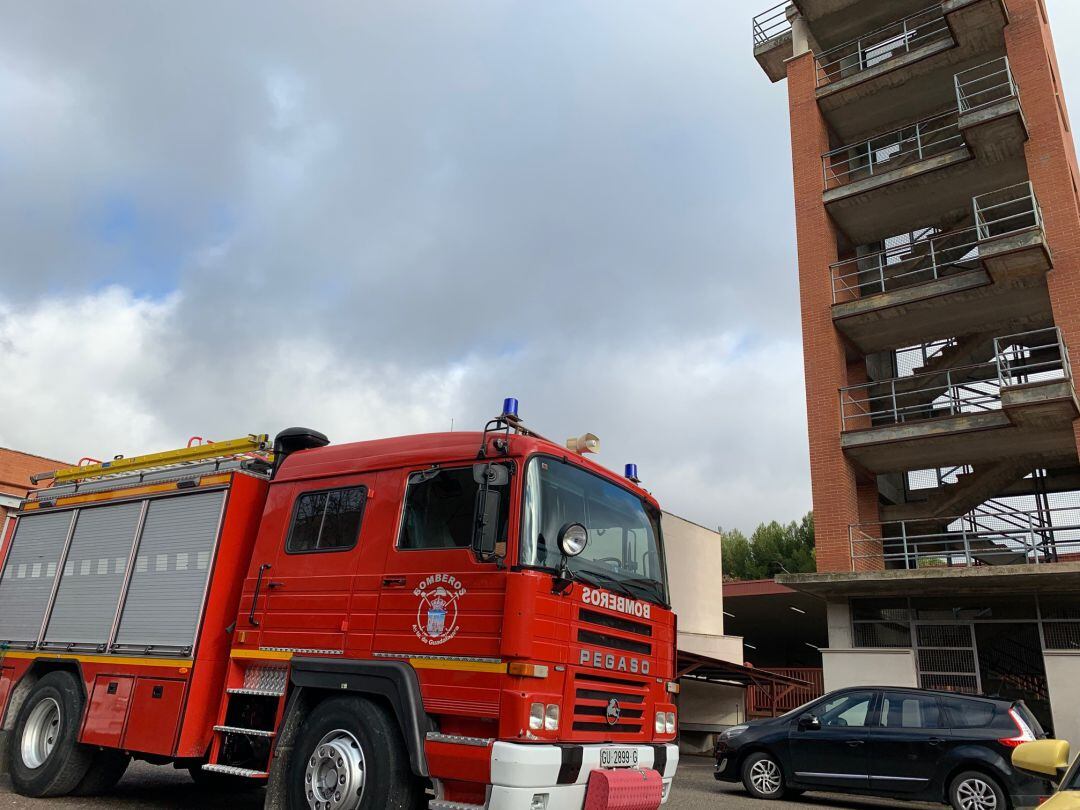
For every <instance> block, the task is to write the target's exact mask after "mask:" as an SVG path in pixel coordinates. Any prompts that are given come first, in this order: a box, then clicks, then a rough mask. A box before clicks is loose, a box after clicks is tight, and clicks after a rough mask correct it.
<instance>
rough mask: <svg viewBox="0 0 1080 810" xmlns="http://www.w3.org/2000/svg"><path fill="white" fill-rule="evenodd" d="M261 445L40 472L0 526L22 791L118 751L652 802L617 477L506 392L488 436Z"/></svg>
mask: <svg viewBox="0 0 1080 810" xmlns="http://www.w3.org/2000/svg"><path fill="white" fill-rule="evenodd" d="M591 441H592V438H588V439H586V438H585V437H583V439H582V440H581V441H578V442H571V443H570V444H571V445H573V446H575V447H577V448H587V447H588V446H589V445H590V442H591ZM272 449H273V452H272V453H270V452H268V451H269V450H270V447H269V446H268V442H267V439H266V437H265V436H253V437H249V438H248V439H247V440H241V441H240V442H238V443H223V444H220V445H216V446H215V445H208V444H204V445H197V446H196V447H194V448H189V449H188V450H187V451H177V453H173V454H168V453H166V454H159V455H158V456H147V457H141V458H137V459H130V460H128V459H117V460H115V461H114V462H109V463H106V464H97V465H93V466H90V467H81V468H74V469H73V470H67V471H58V472H56V473H53V476H54V479H53V485H52V486H51V487H48V488H46V489H43V490H39V491H38V492H36V493H34V494H32V495H31V497H30V498H28V499H27V500H26V501H25V502H24V503H23V505H22V508H21V509H20V511H19V512H18V514H17V516H16V518H15V519H14V520H13V521H12V525H10V526H8V527H5V532H4V534H3V535H2V537H3V546H2V548H0V554H2V555H3V574H2V577H0V646H2V649H0V717H2V722H0V728H2V730H3V737H2V744H0V748H5V749H6V751H5V752H4V754H3V756H4V761H6V762H7V766H8V769H9V771H10V775H11V778H12V782H13V785H14V787H15V789H16V790H17V791H19V792H20V793H23V794H26V795H32V796H56V795H64V794H82V795H85V794H90V793H99V792H102V791H106V790H108V789H109V788H110V787H111V786H112V785H113V784H115V782H116V781H117V780H118V779H119V778H120V776H121V775H122V774H123V772H124V769H125V768H126V767H127V764H128V762H129V761H130V760H131V758H133V757H134V758H137V759H143V760H148V761H151V762H157V763H162V764H172V765H173V766H175V767H180V768H187V769H189V770H190V771H191V772H192V775H193V777H194V778H196V779H197V780H199V781H210V780H216V781H217V782H218V783H220V784H222V785H224V784H226V783H231V784H232V785H233V786H235V785H244V786H263V785H265V787H266V805H267V806H268V807H273V808H289V810H300V809H301V808H307V809H308V810H357V809H358V808H365V809H366V808H378V810H382V808H414V807H420V806H423V805H424V804H425V803H426V804H427V805H428V806H429V807H430V808H431V810H470V809H471V808H482V807H483V808H492V810H496V809H497V808H520V809H521V810H563V809H564V808H568V809H569V808H572V809H573V810H580V809H581V808H583V807H584V806H585V803H586V799H587V798H588V800H589V805H590V807H612V808H615V807H619V808H640V809H641V810H655V808H656V807H658V806H659V805H660V804H661V803H662V802H663V801H666V799H667V795H668V791H669V789H670V785H671V780H672V777H673V776H674V773H675V769H676V766H677V764H678V748H677V745H676V743H675V737H676V716H675V712H676V707H675V699H676V695H677V692H678V686H677V683H676V682H675V671H674V668H675V655H676V628H675V617H674V615H673V613H672V612H671V610H670V607H669V604H670V603H669V599H668V592H667V581H666V568H665V563H664V551H663V540H662V535H661V530H660V509H659V506H658V505H657V503H656V501H655V499H654V498H653V497H652V496H651V495H650V494H649V493H648V492H646V491H645V490H644V489H642V488H640V487H639V486H638V484H637V482H636V471H629V474H630V475H631V477H632V478H633V479H634V480H631V479H629V478H626V477H623V476H618V475H616V474H614V473H612V472H611V471H609V470H607V469H605V468H603V467H601V466H599V465H597V464H595V463H593V462H591V461H590V460H589V459H587V458H585V457H584V456H583V455H582V454H581V453H580V452H576V451H575V450H570V449H567V448H566V447H563V446H560V445H558V444H556V443H554V442H551V441H549V440H547V439H544V438H542V437H540V436H538V435H536V434H534V433H532V432H531V431H530V430H528V429H527V428H525V427H524V426H523V425H522V423H521V422H520V420H519V419H518V418H517V414H516V402H515V401H513V400H508V402H507V404H506V406H505V407H504V413H503V414H502V415H501V416H500V417H498V418H496V419H494V420H492V421H491V422H489V423H488V425H487V426H486V427H485V429H484V430H483V431H476V432H456V433H444V434H427V435H417V436H409V437H402V438H393V439H383V440H376V441H366V442H359V443H353V444H342V445H330V444H329V443H328V441H327V440H326V438H325V437H324V436H322V434H319V433H317V432H316V431H311V430H304V429H290V430H287V431H283V432H282V433H280V434H279V435H278V437H277V438H276V440H275V442H274V444H273V448H272Z"/></svg>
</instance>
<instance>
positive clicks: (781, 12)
mask: <svg viewBox="0 0 1080 810" xmlns="http://www.w3.org/2000/svg"><path fill="white" fill-rule="evenodd" d="M790 5H791V3H790V2H788V0H784V2H783V3H780V4H779V5H776V6H773V7H772V8H770V9H767V10H766V11H763V12H761V13H760V14H758V15H757V16H756V17H754V19H753V28H754V47H755V48H757V47H758V46H759V45H764V44H766V43H768V42H771V41H772V40H774V39H779V38H780V37H782V36H783V35H784V34H786V33H787V32H788V31H790V30H791V19H790V18H789V17H788V14H787V10H788V7H789V6H790Z"/></svg>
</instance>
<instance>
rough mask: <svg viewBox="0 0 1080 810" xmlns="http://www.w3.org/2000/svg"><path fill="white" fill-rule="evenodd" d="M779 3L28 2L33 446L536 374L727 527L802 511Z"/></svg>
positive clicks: (114, 449)
mask: <svg viewBox="0 0 1080 810" xmlns="http://www.w3.org/2000/svg"><path fill="white" fill-rule="evenodd" d="M1047 4H1048V6H1049V9H1050V13H1051V16H1052V18H1053V22H1054V24H1055V26H1056V28H1057V31H1058V34H1059V38H1060V37H1061V36H1062V32H1063V31H1070V30H1071V31H1073V32H1075V31H1077V30H1080V3H1078V2H1076V0H1047ZM766 5H769V2H767V0H751V1H750V2H744V0H663V2H657V0H650V1H648V2H646V0H543V2H536V0H519V1H518V2H513V1H512V0H461V1H460V2H446V1H445V0H430V1H429V2H424V1H423V0H403V1H402V2H392V3H391V2H351V3H344V2H333V3H331V2H308V3H298V2H297V3H258V4H255V3H240V2H232V1H231V0H225V2H215V3H201V2H185V3H173V4H168V5H167V4H163V3H145V2H136V1H135V0H132V1H131V2H103V3H101V2H99V3H83V2H71V3H65V2H50V3H28V2H23V1H22V0H20V1H19V2H8V1H7V0H4V1H3V2H0V9H2V10H3V11H2V18H3V20H4V22H3V25H2V26H0V246H2V247H0V445H4V446H8V447H15V448H19V449H23V450H27V451H31V452H36V453H41V454H46V455H52V456H56V457H60V458H63V459H69V460H74V459H77V458H78V457H80V456H83V455H89V456H96V457H100V458H106V457H110V456H112V455H114V454H117V453H124V454H132V453H138V452H150V451H154V450H160V449H167V448H172V447H177V446H181V445H182V444H183V443H184V442H185V441H186V440H187V438H188V436H190V435H192V434H199V435H203V436H207V437H210V438H215V437H217V438H231V437H233V436H237V435H242V434H245V433H248V432H252V431H266V432H270V433H274V432H275V431H277V430H278V429H280V428H282V427H285V426H287V425H294V424H303V425H310V426H313V427H316V428H319V429H321V430H323V431H324V432H326V433H327V434H329V436H330V437H331V439H332V440H334V441H346V440H356V439H364V438H373V437H379V436H386V435H395V434H400V433H415V432H426V431H435V430H445V429H448V428H449V427H450V424H451V420H453V423H454V425H455V426H456V427H457V428H458V429H464V428H475V427H478V426H479V425H481V424H482V423H483V421H484V420H485V419H486V418H487V417H489V416H492V415H494V413H496V412H497V410H498V408H499V405H500V403H501V400H502V397H503V396H505V395H514V396H517V397H519V398H520V399H521V401H522V414H523V416H524V417H525V418H526V420H527V421H528V422H529V424H530V425H532V426H533V427H534V428H535V429H537V430H539V431H541V432H544V433H546V434H548V435H551V436H553V437H555V438H558V439H560V440H561V439H563V438H565V437H567V436H571V435H577V434H579V433H582V432H584V431H586V430H588V431H592V432H595V433H597V434H599V435H600V436H601V439H602V442H603V452H602V454H601V461H602V462H604V463H606V464H608V465H609V466H611V467H614V468H616V469H621V465H622V463H623V462H625V461H636V462H637V463H638V464H639V466H640V468H641V472H642V475H643V477H644V479H645V481H646V485H647V486H649V487H650V488H651V489H652V490H653V491H654V492H656V493H657V495H658V496H659V497H660V498H661V501H662V502H663V503H664V504H665V506H667V507H668V508H669V509H671V510H672V511H675V512H678V513H680V514H683V515H685V516H686V517H688V518H690V519H692V520H696V521H698V522H701V523H704V524H706V525H710V526H716V525H723V526H725V527H741V528H744V529H750V528H753V526H754V525H755V524H756V523H757V522H758V521H760V520H764V519H772V518H777V519H783V520H789V519H792V518H795V517H797V516H799V515H801V514H802V513H803V512H805V511H806V510H807V509H808V508H809V506H810V496H809V480H808V462H807V449H806V444H807V443H806V435H805V431H806V418H805V413H804V399H803V392H802V361H801V349H800V336H799V322H798V314H799V313H798V305H797V301H798V294H797V289H796V276H795V259H794V256H795V251H794V223H793V213H792V203H791V190H790V153H789V151H788V149H789V141H788V131H787V108H786V89H785V86H784V85H783V84H780V85H770V84H769V82H768V81H767V80H766V79H765V76H764V74H763V73H762V72H761V71H760V69H759V68H758V66H757V64H756V63H755V62H754V60H753V58H752V57H751V47H750V19H751V17H752V15H753V14H754V13H756V12H758V11H760V10H762V8H760V7H764V6H766ZM1062 50H1063V53H1062V54H1061V57H1062V60H1063V64H1062V73H1063V78H1064V81H1065V85H1066V87H1067V88H1068V89H1069V90H1070V92H1071V93H1072V96H1073V98H1074V99H1075V94H1076V93H1077V92H1080V89H1078V88H1080V53H1077V50H1076V49H1075V48H1063V49H1062ZM1073 107H1074V109H1080V104H1078V103H1077V102H1075V100H1074V104H1073Z"/></svg>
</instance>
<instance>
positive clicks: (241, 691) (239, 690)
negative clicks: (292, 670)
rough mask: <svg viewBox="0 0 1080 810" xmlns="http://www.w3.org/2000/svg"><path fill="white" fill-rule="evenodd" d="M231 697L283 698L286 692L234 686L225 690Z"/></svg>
mask: <svg viewBox="0 0 1080 810" xmlns="http://www.w3.org/2000/svg"><path fill="white" fill-rule="evenodd" d="M225 691H226V692H228V693H229V694H230V695H261V696H263V697H281V696H282V695H283V694H285V693H284V692H278V691H277V690H276V689H249V688H247V687H244V686H233V687H230V688H229V689H226V690H225Z"/></svg>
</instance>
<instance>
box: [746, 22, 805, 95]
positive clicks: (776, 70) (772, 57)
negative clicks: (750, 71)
mask: <svg viewBox="0 0 1080 810" xmlns="http://www.w3.org/2000/svg"><path fill="white" fill-rule="evenodd" d="M794 54H795V49H794V45H793V44H792V37H791V31H785V32H784V33H783V34H780V35H779V36H776V37H773V38H772V39H770V40H769V41H768V42H763V43H761V44H760V45H755V46H754V59H756V60H757V63H758V64H759V65H761V69H762V70H764V71H765V75H766V76H768V77H769V81H771V82H773V83H774V84H775V83H776V82H779V81H783V80H784V79H786V78H787V60H788V59H790V58H791V57H792V56H794Z"/></svg>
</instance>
